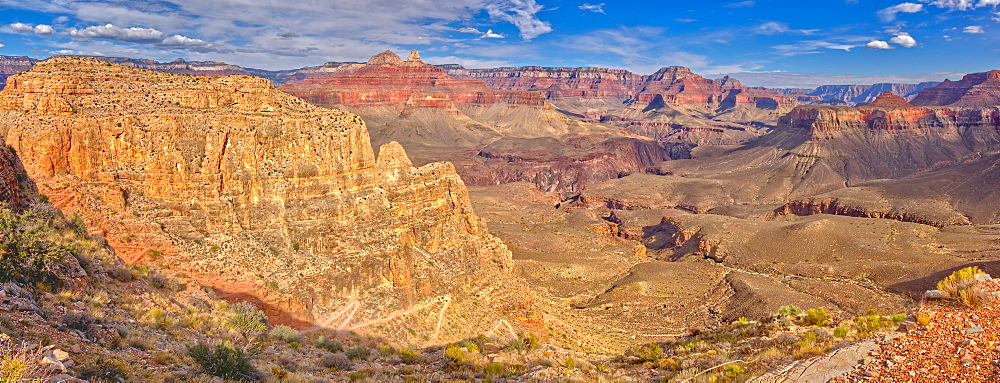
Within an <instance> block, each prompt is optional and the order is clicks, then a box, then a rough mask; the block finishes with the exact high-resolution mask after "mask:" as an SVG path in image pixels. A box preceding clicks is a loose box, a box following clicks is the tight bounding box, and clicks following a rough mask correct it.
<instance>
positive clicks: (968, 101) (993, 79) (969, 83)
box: [912, 70, 1000, 108]
mask: <svg viewBox="0 0 1000 383" xmlns="http://www.w3.org/2000/svg"><path fill="white" fill-rule="evenodd" d="M912 104H913V105H917V106H952V107H967V108H985V107H992V106H997V105H1000V70H991V71H988V72H983V73H971V74H967V75H965V76H964V77H962V79H961V80H959V81H948V80H945V82H942V83H940V84H938V85H936V86H933V87H930V88H927V89H924V90H922V91H921V92H920V94H918V95H917V97H916V98H914V99H913V100H912Z"/></svg>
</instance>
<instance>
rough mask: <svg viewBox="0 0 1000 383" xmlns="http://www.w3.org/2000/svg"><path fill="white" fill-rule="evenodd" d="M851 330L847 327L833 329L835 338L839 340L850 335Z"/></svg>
mask: <svg viewBox="0 0 1000 383" xmlns="http://www.w3.org/2000/svg"><path fill="white" fill-rule="evenodd" d="M850 332H851V330H850V329H849V328H847V327H837V328H835V329H833V336H835V337H837V338H843V337H845V336H847V334H849V333H850Z"/></svg>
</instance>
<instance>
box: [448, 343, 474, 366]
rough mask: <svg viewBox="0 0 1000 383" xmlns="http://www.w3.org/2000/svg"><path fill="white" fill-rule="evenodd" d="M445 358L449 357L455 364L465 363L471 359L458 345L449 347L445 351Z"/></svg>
mask: <svg viewBox="0 0 1000 383" xmlns="http://www.w3.org/2000/svg"><path fill="white" fill-rule="evenodd" d="M444 356H447V357H448V358H449V359H451V360H452V361H454V362H455V363H463V362H465V361H466V360H468V359H469V355H468V354H466V353H465V350H463V349H462V347H461V346H459V345H457V344H451V345H448V348H446V349H445V350H444Z"/></svg>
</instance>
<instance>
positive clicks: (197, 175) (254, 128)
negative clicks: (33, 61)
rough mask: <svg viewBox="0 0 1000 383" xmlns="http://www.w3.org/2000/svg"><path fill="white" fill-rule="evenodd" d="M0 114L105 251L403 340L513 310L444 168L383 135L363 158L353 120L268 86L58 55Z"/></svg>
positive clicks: (498, 251) (497, 253)
mask: <svg viewBox="0 0 1000 383" xmlns="http://www.w3.org/2000/svg"><path fill="white" fill-rule="evenodd" d="M0 113H4V114H5V115H6V116H7V118H6V119H4V120H3V122H2V123H0V134H3V135H4V136H5V137H6V142H7V143H8V144H9V145H10V146H11V147H13V148H14V149H15V150H16V151H17V153H18V154H19V155H20V158H21V160H22V161H23V162H24V167H25V169H26V170H27V173H28V174H29V175H30V176H31V177H33V178H35V180H36V181H37V182H38V183H39V185H40V189H41V191H42V192H43V193H46V194H49V196H50V198H52V199H53V202H54V204H56V205H57V207H62V208H63V209H64V210H70V211H78V212H80V213H81V214H83V215H84V216H85V217H86V219H87V220H88V223H89V224H90V226H92V227H96V228H98V229H100V230H101V232H102V234H105V235H106V236H107V237H108V239H109V242H110V243H111V244H112V245H113V246H115V248H116V250H118V252H119V255H121V256H122V257H124V258H126V259H128V260H129V261H132V262H138V263H155V264H157V265H161V266H165V267H172V268H174V269H178V270H181V271H183V272H185V273H187V274H189V275H191V276H193V277H195V278H197V279H199V280H201V281H202V282H203V283H205V284H206V285H211V286H213V287H215V288H216V290H217V292H219V293H220V294H222V295H224V296H230V297H233V298H238V299H246V300H250V301H253V302H255V303H257V304H258V305H261V306H263V307H265V308H266V309H267V311H268V312H269V314H271V316H272V317H273V318H277V319H280V320H284V321H287V322H289V323H294V324H298V325H300V326H308V325H309V324H310V322H311V323H316V324H322V325H325V326H326V327H334V328H339V329H345V330H348V329H349V330H357V331H372V332H376V333H378V334H380V335H383V336H387V337H389V338H390V339H395V340H399V341H401V342H402V341H407V342H411V343H414V344H416V343H422V342H435V341H439V340H442V339H446V338H447V339H452V338H458V337H463V336H471V335H475V334H478V333H481V332H483V331H486V330H488V328H489V327H491V326H492V325H493V324H494V322H496V321H498V320H500V319H516V318H513V315H512V314H510V312H511V311H512V310H516V309H524V308H526V307H527V305H528V304H527V303H526V302H524V301H523V299H522V295H523V294H522V292H521V291H520V290H519V288H518V287H517V286H518V283H516V281H512V280H511V279H510V278H509V276H508V275H509V271H508V268H509V266H508V265H509V260H510V253H509V252H508V251H507V249H506V247H505V246H504V245H503V243H501V242H500V241H499V240H498V239H497V238H495V237H493V236H491V235H490V234H488V233H487V232H486V229H485V226H484V225H483V223H482V222H481V221H480V219H479V218H478V217H476V215H475V214H474V213H473V211H472V208H471V206H470V204H469V200H468V194H467V192H466V189H465V186H464V184H463V182H462V180H461V179H460V178H459V177H458V175H457V174H456V173H455V169H454V167H453V166H452V165H451V164H448V163H433V164H428V165H425V166H423V167H420V168H414V167H412V166H411V164H410V161H409V159H408V158H407V156H406V154H405V153H404V152H403V149H402V147H400V146H399V145H398V144H395V143H389V144H386V145H384V146H383V147H382V148H381V150H380V155H379V156H378V157H377V158H376V157H375V156H374V154H373V151H372V148H371V146H370V144H369V138H368V132H367V130H366V128H365V125H364V123H363V122H362V121H361V119H360V118H359V117H358V116H356V115H354V114H351V113H347V112H342V111H336V110H329V109H323V108H318V107H314V106H312V105H309V104H307V103H305V102H304V101H301V100H299V99H297V98H294V97H291V96H288V95H286V94H284V93H281V92H279V91H277V90H274V89H273V88H272V87H271V85H270V83H269V82H268V81H267V80H264V79H260V78H256V77H252V76H227V77H196V76H190V75H177V74H170V73H162V72H154V71H149V70H138V69H131V68H126V67H122V66H118V65H113V64H110V63H107V62H104V61H100V60H96V59H91V58H81V57H57V58H53V59H50V60H48V61H45V62H43V63H40V64H38V65H36V66H35V67H34V68H33V69H32V70H31V71H29V72H26V73H23V74H20V75H16V76H12V77H11V78H9V79H8V85H7V87H6V88H5V89H4V90H3V92H0ZM477 301H478V302H477ZM480 304H482V306H479V307H478V308H476V309H475V310H473V309H470V308H469V306H471V305H480ZM432 312H433V313H434V315H433V317H434V319H435V320H424V319H426V318H425V317H430V316H432V315H431V313H432ZM526 313H527V311H523V310H522V311H521V317H522V319H523V317H526V316H528V314H526ZM418 318H419V319H418ZM390 322H391V323H395V322H400V323H405V325H402V324H401V325H399V326H390V325H386V326H379V329H376V328H375V325H378V324H382V325H385V324H390ZM442 326H444V327H445V328H447V329H448V331H444V332H442V331H441V328H442ZM405 329H411V330H412V331H406V330H405Z"/></svg>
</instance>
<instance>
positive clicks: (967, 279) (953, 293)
mask: <svg viewBox="0 0 1000 383" xmlns="http://www.w3.org/2000/svg"><path fill="white" fill-rule="evenodd" d="M976 274H983V270H982V269H980V268H979V267H977V266H970V267H966V268H964V269H960V270H956V271H955V272H954V273H951V275H949V276H947V277H945V278H944V279H942V280H941V281H940V282H938V283H937V289H938V290H940V291H941V292H942V293H944V295H945V296H946V297H948V298H952V299H958V298H960V297H959V291H960V290H963V289H966V288H968V287H969V286H972V285H975V284H977V283H979V281H977V280H976Z"/></svg>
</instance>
